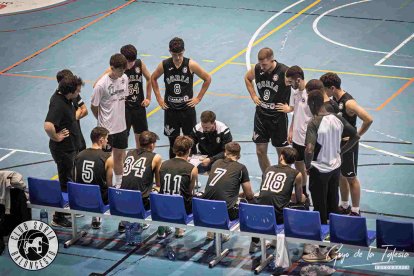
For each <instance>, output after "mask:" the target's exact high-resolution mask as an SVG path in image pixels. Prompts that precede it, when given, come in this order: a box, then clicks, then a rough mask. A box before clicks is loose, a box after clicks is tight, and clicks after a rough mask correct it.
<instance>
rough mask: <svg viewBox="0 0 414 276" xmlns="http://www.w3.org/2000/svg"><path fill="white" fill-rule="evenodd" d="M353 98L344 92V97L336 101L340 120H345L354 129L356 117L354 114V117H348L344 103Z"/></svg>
mask: <svg viewBox="0 0 414 276" xmlns="http://www.w3.org/2000/svg"><path fill="white" fill-rule="evenodd" d="M353 99H354V98H353V97H352V96H351V95H350V94H348V93H346V92H345V94H344V95H342V97H341V98H340V99H339V100H337V103H338V108H339V113H338V115H341V116H342V118H344V119H345V120H347V122H348V123H349V124H350V125H351V126H353V127H354V128H356V120H357V115H356V114H355V115H354V116H349V115H348V114H347V113H346V102H347V101H349V100H353Z"/></svg>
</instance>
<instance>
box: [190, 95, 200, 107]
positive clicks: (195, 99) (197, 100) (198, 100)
mask: <svg viewBox="0 0 414 276" xmlns="http://www.w3.org/2000/svg"><path fill="white" fill-rule="evenodd" d="M200 101H201V100H200V99H199V98H197V97H194V98H192V99H191V101H189V102H188V103H187V105H188V106H191V107H194V106H196V105H198V103H199V102H200Z"/></svg>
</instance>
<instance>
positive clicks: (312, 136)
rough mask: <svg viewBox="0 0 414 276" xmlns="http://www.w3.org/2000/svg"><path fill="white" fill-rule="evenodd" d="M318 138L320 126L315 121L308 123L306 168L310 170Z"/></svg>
mask: <svg viewBox="0 0 414 276" xmlns="http://www.w3.org/2000/svg"><path fill="white" fill-rule="evenodd" d="M317 139H318V126H317V125H316V123H315V121H310V122H309V123H308V128H307V130H306V138H305V147H306V148H305V168H306V170H309V169H310V167H311V163H312V160H313V154H314V153H315V144H316V141H317Z"/></svg>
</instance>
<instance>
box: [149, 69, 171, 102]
mask: <svg viewBox="0 0 414 276" xmlns="http://www.w3.org/2000/svg"><path fill="white" fill-rule="evenodd" d="M162 74H164V68H163V66H162V62H161V63H160V64H158V66H157V68H156V69H155V71H154V72H153V73H152V75H151V86H152V90H153V91H154V94H155V98H156V99H157V102H158V104H159V105H160V107H161V108H162V109H167V108H168V105H167V104H166V103H165V102H164V99H163V98H162V97H161V93H160V87H159V86H158V78H159V77H161V76H162Z"/></svg>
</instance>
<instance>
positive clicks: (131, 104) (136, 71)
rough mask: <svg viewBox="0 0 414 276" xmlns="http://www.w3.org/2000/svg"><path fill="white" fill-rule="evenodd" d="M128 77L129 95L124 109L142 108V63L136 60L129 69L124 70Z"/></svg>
mask: <svg viewBox="0 0 414 276" xmlns="http://www.w3.org/2000/svg"><path fill="white" fill-rule="evenodd" d="M125 75H127V77H128V80H129V81H128V90H129V94H128V97H126V100H125V107H126V108H135V109H137V108H143V107H142V106H141V103H142V101H143V100H144V90H143V88H142V62H141V60H140V59H137V60H136V61H135V63H134V66H132V67H131V68H130V69H127V70H125Z"/></svg>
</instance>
